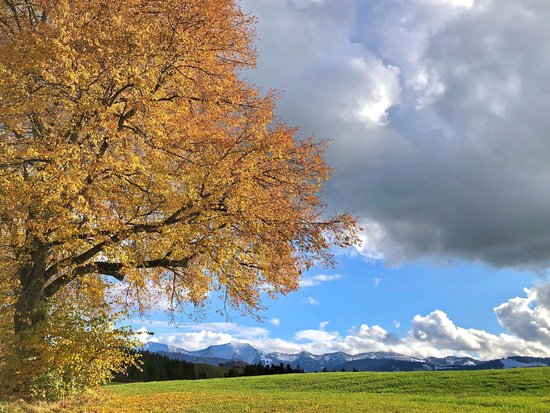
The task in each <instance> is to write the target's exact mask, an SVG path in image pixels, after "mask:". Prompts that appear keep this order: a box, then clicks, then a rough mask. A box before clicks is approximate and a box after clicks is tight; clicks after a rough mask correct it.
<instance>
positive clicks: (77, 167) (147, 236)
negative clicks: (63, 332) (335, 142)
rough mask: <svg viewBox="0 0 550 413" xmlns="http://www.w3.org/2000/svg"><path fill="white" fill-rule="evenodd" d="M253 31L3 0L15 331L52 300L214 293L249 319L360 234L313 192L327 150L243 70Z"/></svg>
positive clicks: (121, 0)
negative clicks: (289, 120) (303, 133)
mask: <svg viewBox="0 0 550 413" xmlns="http://www.w3.org/2000/svg"><path fill="white" fill-rule="evenodd" d="M253 21H254V19H253V18H252V17H251V16H248V15H246V14H244V13H243V11H242V10H241V9H240V8H239V7H238V6H236V5H235V3H234V1H233V0H162V1H161V0H118V1H109V0H5V1H3V2H1V3H0V205H1V209H0V297H1V298H0V303H1V304H0V306H1V307H0V308H1V311H2V312H3V315H4V318H8V319H11V321H12V323H11V326H10V325H9V324H10V323H8V324H6V325H8V326H9V327H6V328H9V329H10V331H12V333H13V334H14V335H15V336H18V335H21V333H22V332H25V331H27V330H29V329H31V328H32V327H33V325H35V324H38V323H40V322H41V321H43V320H44V319H46V318H47V317H48V316H49V315H50V314H51V312H52V311H54V310H51V307H48V308H50V309H49V310H47V309H45V305H46V304H47V303H50V302H53V301H52V300H54V299H57V300H59V299H63V300H65V301H67V302H72V303H80V304H81V303H84V305H83V307H82V308H84V309H86V308H87V309H90V308H93V307H94V305H97V306H100V307H102V308H113V307H117V306H120V305H123V304H131V305H136V306H137V307H138V309H139V310H145V309H146V307H147V303H148V302H149V300H148V299H147V297H148V296H149V295H151V294H160V295H162V296H164V297H165V298H166V299H167V300H168V302H169V303H170V304H169V308H170V309H177V308H180V307H182V306H184V305H186V304H189V303H190V304H192V305H195V306H200V305H201V304H203V303H204V302H205V300H207V297H208V293H209V292H211V291H217V292H219V293H220V294H221V295H222V296H223V297H224V299H225V301H226V303H227V304H228V305H229V306H231V307H236V308H241V309H246V310H250V311H252V312H255V311H256V310H257V309H258V308H259V306H260V300H261V296H262V294H263V293H267V294H270V295H273V296H276V295H278V294H280V293H283V294H284V293H287V292H289V291H292V290H294V289H296V288H297V287H298V283H299V277H300V274H301V273H302V271H303V270H305V269H307V268H309V267H310V266H312V265H317V264H325V265H331V264H332V258H333V257H332V255H331V252H330V246H331V245H333V244H336V245H339V246H344V247H345V246H347V245H350V244H351V243H354V242H356V241H357V239H356V236H355V228H356V227H355V221H354V219H353V218H352V217H351V216H349V215H348V214H342V215H338V216H335V217H328V216H327V215H326V214H325V211H324V209H325V208H324V205H323V204H322V202H321V200H320V198H319V191H320V189H321V185H322V183H323V182H324V181H326V180H327V179H328V178H329V176H330V172H331V171H330V168H329V167H327V165H326V164H325V163H324V162H323V159H322V157H323V152H324V150H325V146H326V145H325V143H323V142H317V141H315V140H313V139H306V140H301V139H297V138H296V130H295V129H293V128H290V127H288V126H286V125H285V124H284V123H283V122H281V121H280V120H278V119H276V118H275V117H274V115H273V110H274V94H273V93H269V94H267V95H262V94H261V93H260V92H259V90H258V89H257V88H256V87H255V86H254V85H251V84H249V83H248V82H246V81H245V80H243V79H242V76H241V75H240V72H241V71H242V70H243V69H250V68H252V67H253V66H254V59H255V56H254V47H253V41H254V30H253ZM114 284H115V285H117V288H118V290H117V291H118V294H115V295H113V294H109V293H108V292H109V291H110V290H112V286H113V285H114ZM121 292H124V293H121ZM54 301H55V300H54ZM80 304H79V305H80ZM48 305H50V304H48ZM46 307H47V306H46ZM82 311H84V310H82ZM1 353H2V346H1V344H0V355H1Z"/></svg>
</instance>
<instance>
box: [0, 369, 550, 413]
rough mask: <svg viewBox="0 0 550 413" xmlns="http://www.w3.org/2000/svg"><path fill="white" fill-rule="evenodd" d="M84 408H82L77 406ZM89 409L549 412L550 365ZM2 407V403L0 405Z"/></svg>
mask: <svg viewBox="0 0 550 413" xmlns="http://www.w3.org/2000/svg"><path fill="white" fill-rule="evenodd" d="M78 409H80V410H78ZM68 410H69V411H87V412H183V411H185V412H218V411H219V412H288V411H299V412H315V413H319V412H340V411H342V412H350V411H352V412H353V411H356V412H465V411H466V412H467V411H484V412H497V411H498V412H550V368H536V369H517V370H489V371H460V372H416V373H317V374H292V375H283V376H263V377H243V378H235V379H212V380H198V381H172V382H156V383H136V384H123V385H116V386H109V387H107V395H106V397H105V399H104V400H102V401H101V402H97V401H96V402H94V403H88V404H86V405H85V406H79V407H78V408H77V406H76V405H72V406H71V407H70V408H69V409H68ZM0 411H1V408H0Z"/></svg>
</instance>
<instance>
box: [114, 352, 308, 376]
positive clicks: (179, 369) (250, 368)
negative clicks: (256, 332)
mask: <svg viewBox="0 0 550 413" xmlns="http://www.w3.org/2000/svg"><path fill="white" fill-rule="evenodd" d="M140 361H141V366H140V367H135V366H131V367H130V368H128V369H127V371H126V373H117V374H116V375H115V377H114V379H113V381H114V382H117V383H136V382H147V381H164V380H195V379H205V378H207V374H206V372H204V371H200V372H199V373H198V375H197V373H196V369H195V365H194V364H193V363H190V362H187V361H184V360H175V359H171V358H169V357H166V356H164V355H161V354H155V353H150V352H148V351H143V352H141V357H140ZM219 367H225V368H228V370H227V371H226V372H225V373H224V377H240V376H264V375H271V374H288V373H303V372H304V369H302V368H300V366H297V367H296V368H295V369H294V368H292V367H291V366H290V365H289V364H287V365H286V366H284V365H283V363H281V364H279V365H276V364H271V365H263V364H261V363H258V364H244V363H227V364H225V365H224V364H220V366H219ZM219 374H220V376H218V377H221V372H220V373H219Z"/></svg>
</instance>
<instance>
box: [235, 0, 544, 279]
mask: <svg viewBox="0 0 550 413" xmlns="http://www.w3.org/2000/svg"><path fill="white" fill-rule="evenodd" d="M244 7H245V8H248V9H250V10H252V11H253V13H254V14H257V15H258V16H259V19H260V23H259V25H258V32H259V36H260V38H261V40H260V43H259V44H258V52H259V66H258V71H257V72H256V73H254V74H251V75H250V77H251V78H252V79H253V80H255V81H257V82H258V83H260V84H261V85H263V86H270V87H275V88H279V89H282V90H284V93H283V95H282V97H281V99H280V114H281V115H282V116H283V118H284V119H285V120H287V121H288V122H289V123H290V124H293V125H299V126H301V128H302V131H303V134H305V135H307V134H309V133H315V134H316V135H317V136H320V137H323V136H330V137H332V138H333V142H332V145H331V149H330V151H329V154H328V160H329V162H330V163H331V164H332V165H333V166H335V167H336V168H337V171H336V173H335V175H334V178H333V180H332V182H331V183H330V184H329V186H328V187H327V189H326V193H325V196H326V199H327V201H328V202H329V205H330V206H331V207H333V208H338V209H342V208H343V209H348V210H352V211H355V213H357V214H358V215H359V216H360V218H361V220H362V222H363V223H364V226H365V228H366V235H365V237H366V246H365V247H364V248H363V250H362V252H364V253H365V254H373V253H380V254H381V255H383V256H384V258H385V259H386V260H387V261H388V262H392V261H401V260H406V259H416V258H420V257H429V258H433V259H437V260H447V259H453V258H459V259H467V260H477V261H481V262H485V263H488V264H491V265H494V266H497V267H502V266H509V267H516V268H524V269H534V270H539V271H545V270H546V269H547V268H548V266H549V265H550V188H549V183H550V162H549V160H550V116H548V113H550V111H549V109H550V41H549V40H550V24H549V23H550V3H548V2H546V1H534V0H533V1H522V2H517V1H512V0H506V1H503V0H499V1H496V0H493V1H490V0H475V1H466V0H414V1H406V2H405V1H398V0H394V1H385V2H380V1H357V2H354V1H351V0H349V1H335V0H324V1H323V0H315V1H314V0H286V1H280V2H271V1H267V0H257V1H254V2H245V3H244Z"/></svg>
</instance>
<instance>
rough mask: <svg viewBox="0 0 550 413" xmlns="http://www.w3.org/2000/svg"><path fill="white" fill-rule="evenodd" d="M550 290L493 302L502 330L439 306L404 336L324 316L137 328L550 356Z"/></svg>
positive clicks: (270, 341) (305, 343)
mask: <svg viewBox="0 0 550 413" xmlns="http://www.w3.org/2000/svg"><path fill="white" fill-rule="evenodd" d="M549 291H550V282H547V283H540V284H537V285H535V286H534V287H533V288H531V289H530V290H526V291H525V293H526V297H515V298H511V299H510V300H508V301H506V302H505V303H503V304H501V305H499V306H497V307H495V309H494V311H495V315H496V317H497V319H498V321H499V322H500V323H501V325H502V326H503V327H505V328H506V330H507V332H506V333H502V334H492V333H489V332H487V331H484V330H478V329H473V328H465V327H461V326H457V325H456V324H455V323H454V322H453V321H452V320H451V318H450V317H449V315H448V314H446V313H445V312H443V311H441V310H434V311H432V312H430V313H429V314H426V315H420V314H417V315H416V316H414V318H413V320H412V321H411V326H410V329H409V331H408V333H407V334H406V335H405V336H404V337H399V336H397V335H395V334H393V333H391V332H389V331H388V330H386V329H385V328H383V327H381V326H378V325H373V326H369V325H367V324H362V325H360V326H359V328H352V329H351V330H350V331H348V332H347V333H346V334H345V335H342V334H340V332H338V331H327V330H326V328H327V326H328V322H327V321H323V322H321V323H320V324H319V326H318V328H317V329H305V330H300V331H297V332H296V333H295V334H294V336H293V340H283V339H280V338H272V337H270V332H269V331H268V330H266V329H264V328H261V327H246V326H240V325H238V324H234V323H204V324H185V325H181V326H179V327H178V328H177V329H174V328H168V327H169V324H168V323H166V322H151V323H150V324H149V325H147V326H143V327H142V328H141V329H139V330H138V331H139V332H140V333H144V332H145V331H155V333H156V334H155V335H154V336H152V337H151V336H146V335H144V336H143V337H144V340H146V341H158V342H162V343H167V344H173V345H177V346H179V347H182V348H184V349H187V350H197V349H201V348H205V347H208V346H209V345H213V344H223V343H230V342H234V343H250V344H252V345H253V346H254V347H256V348H258V349H260V350H263V351H266V352H270V351H280V352H288V353H297V352H300V351H309V352H312V353H315V354H323V353H329V352H335V351H344V352H347V353H350V354H358V353H363V352H369V351H393V352H397V353H402V354H405V355H409V356H413V357H428V356H437V357H445V356H449V355H461V356H467V355H468V356H474V357H478V358H481V359H493V358H501V357H506V356H510V355H525V356H539V357H547V356H548V354H550V334H549V327H550V312H549V310H550V306H549V305H548V304H550V300H548V294H549ZM394 323H395V322H394ZM394 325H395V326H396V327H397V328H399V326H400V324H399V323H395V324H394Z"/></svg>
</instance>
